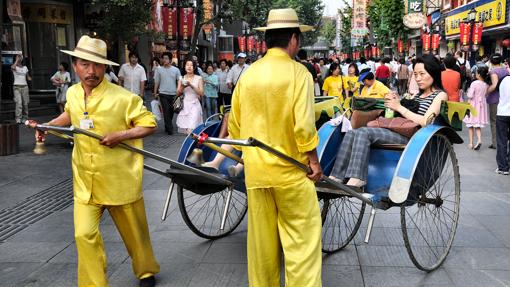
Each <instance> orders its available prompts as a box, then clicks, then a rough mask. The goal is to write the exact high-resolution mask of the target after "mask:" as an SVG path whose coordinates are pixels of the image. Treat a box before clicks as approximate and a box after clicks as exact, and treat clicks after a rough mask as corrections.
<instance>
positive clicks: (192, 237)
mask: <svg viewBox="0 0 510 287" xmlns="http://www.w3.org/2000/svg"><path fill="white" fill-rule="evenodd" d="M150 236H151V240H152V241H153V242H167V243H169V242H182V243H203V242H209V241H208V240H207V239H205V238H202V237H199V236H198V235H196V234H195V233H193V232H192V231H191V230H189V228H187V227H184V226H183V227H182V228H179V230H155V231H151V233H150Z"/></svg>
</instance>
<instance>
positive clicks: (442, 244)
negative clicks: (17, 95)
mask: <svg viewBox="0 0 510 287" xmlns="http://www.w3.org/2000/svg"><path fill="white" fill-rule="evenodd" d="M328 101H331V102H330V103H329V104H328V103H326V104H322V105H321V106H320V107H321V108H320V109H321V110H320V111H319V112H318V113H317V111H316V115H317V114H324V113H326V114H328V115H330V116H332V113H335V112H342V113H343V115H342V116H345V115H346V114H347V112H348V111H347V110H346V109H345V107H344V106H343V105H342V104H341V103H340V104H339V103H338V101H335V100H328ZM379 105H381V104H379ZM375 108H377V106H375ZM470 112H473V113H475V112H476V111H474V110H472V107H471V106H470V105H469V104H465V103H451V102H444V103H443V105H442V108H441V113H440V115H438V116H437V117H436V118H435V120H434V121H433V122H432V123H431V124H429V125H427V126H425V127H423V128H421V129H419V130H418V131H417V132H416V133H415V134H414V136H413V137H412V138H411V139H410V140H409V142H408V143H407V144H406V145H381V146H373V147H372V148H371V154H370V162H369V172H368V180H367V186H366V188H365V190H364V192H363V193H359V192H358V191H356V190H354V189H352V188H350V187H349V186H347V185H344V184H342V183H340V182H337V181H335V180H332V179H330V178H329V177H328V175H329V174H330V172H331V169H332V167H333V165H334V161H335V159H336V153H337V151H338V148H339V146H340V144H341V141H342V139H343V136H344V133H343V132H342V128H341V125H338V124H335V123H333V122H331V121H330V122H326V123H324V124H322V126H321V127H320V129H319V130H318V133H319V146H318V148H317V152H318V155H319V160H320V164H321V167H322V169H323V172H324V176H323V177H322V179H321V180H320V181H319V182H317V183H316V187H317V192H318V198H319V202H320V207H321V217H322V223H323V228H322V244H323V246H322V250H323V252H325V253H334V252H337V251H339V250H341V249H343V248H345V247H346V246H348V244H349V243H350V242H351V241H352V240H353V239H354V237H355V236H356V233H357V232H358V230H359V229H360V227H361V223H362V220H363V217H364V215H365V212H366V207H367V205H368V206H369V207H370V212H369V219H368V225H367V231H366V235H365V240H364V241H365V243H368V242H369V239H370V234H371V231H372V228H373V226H374V220H375V215H376V211H377V210H388V209H390V208H399V209H400V224H401V229H402V236H403V240H404V244H405V248H406V250H407V253H408V255H409V257H410V259H411V261H412V262H413V264H414V265H415V266H416V267H417V268H418V269H421V270H423V271H427V272H430V271H433V270H435V269H437V268H438V267H439V266H440V265H441V264H442V263H443V261H444V260H445V259H446V256H447V255H448V253H449V251H450V249H451V246H452V244H453V240H454V237H455V232H456V229H457V225H458V220H459V207H460V175H459V168H458V163H457V158H456V155H455V152H454V149H453V144H460V143H462V142H463V140H462V139H461V138H460V136H459V135H458V134H457V133H456V131H459V130H461V128H462V122H461V119H463V118H464V116H466V115H468V114H469V113H470ZM217 117H218V115H213V116H211V117H210V118H209V119H207V120H206V121H205V123H204V124H202V125H201V126H199V127H197V128H196V129H195V130H194V131H193V133H192V134H190V135H189V136H188V137H187V138H186V139H185V140H184V142H183V143H182V146H181V148H180V151H179V155H178V159H177V161H174V160H171V159H167V158H164V157H161V156H159V155H156V154H153V153H150V152H147V151H145V150H140V149H136V148H133V147H130V146H127V145H124V144H121V147H123V148H127V149H129V150H132V151H134V152H138V153H141V154H143V155H145V156H146V157H150V158H153V159H156V160H159V161H161V162H164V163H166V164H169V165H170V167H169V168H168V169H167V170H159V169H157V168H154V167H151V166H148V165H145V168H146V169H148V170H150V171H152V172H155V173H158V174H160V175H162V176H165V177H168V178H170V180H171V182H170V188H169V191H168V194H167V197H166V200H165V206H164V208H163V214H162V220H165V218H166V217H167V211H168V207H169V203H170V200H171V198H172V194H173V192H174V190H175V191H176V193H177V200H178V206H179V209H180V213H181V215H182V217H183V219H184V222H185V223H186V225H187V226H188V227H189V228H190V230H191V231H193V232H194V233H195V234H197V235H198V236H200V237H203V238H206V239H217V238H221V237H224V236H227V235H228V234H230V233H231V232H232V231H234V230H235V229H236V227H237V226H238V225H239V224H240V223H241V221H242V220H243V218H244V216H245V214H246V211H247V208H248V205H247V196H246V187H245V185H244V178H243V174H241V175H240V176H237V177H232V176H230V175H229V173H228V171H227V167H228V166H230V165H233V164H236V163H237V162H242V158H241V156H240V154H239V153H237V154H235V152H234V153H232V152H228V151H225V150H224V149H222V148H221V147H220V146H219V145H221V144H228V145H236V146H244V147H252V148H261V149H263V150H265V151H267V152H269V153H271V154H273V155H274V156H277V157H280V158H282V159H283V160H286V161H288V162H289V163H292V164H294V165H296V166H297V167H298V168H300V169H302V170H304V171H307V172H308V171H309V169H308V166H306V165H303V164H302V163H300V162H298V161H296V160H294V159H293V158H290V157H289V156H287V155H285V154H284V153H282V152H280V151H278V150H277V149H275V148H273V147H271V146H270V145H269V144H266V143H263V142H261V141H259V140H257V139H255V138H249V139H242V140H239V139H228V138H218V137H217V136H218V134H219V132H220V129H221V123H222V121H221V118H217ZM37 127H38V128H40V129H43V130H52V131H56V132H74V133H82V134H86V135H88V136H92V137H95V138H101V136H99V135H95V134H93V133H91V132H90V131H83V130H80V129H77V128H73V127H71V128H56V127H48V126H44V125H38V126H37ZM198 150H199V151H200V154H201V157H203V160H205V161H210V160H212V159H213V158H214V156H215V155H216V153H218V152H220V153H223V154H224V155H225V156H226V159H225V160H224V161H223V162H222V163H221V165H220V167H219V169H218V170H216V169H213V168H209V167H202V166H200V165H197V164H196V162H195V161H194V160H191V157H192V156H194V153H197V151H198Z"/></svg>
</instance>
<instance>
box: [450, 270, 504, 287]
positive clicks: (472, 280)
mask: <svg viewBox="0 0 510 287" xmlns="http://www.w3.org/2000/svg"><path fill="white" fill-rule="evenodd" d="M446 272H447V273H448V275H449V277H450V278H451V280H452V282H453V284H454V285H455V286H462V287H480V286H484V287H508V286H510V272H508V271H501V270H465V269H449V268H448V269H446Z"/></svg>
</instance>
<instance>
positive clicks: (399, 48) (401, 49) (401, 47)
mask: <svg viewBox="0 0 510 287" xmlns="http://www.w3.org/2000/svg"><path fill="white" fill-rule="evenodd" d="M397 51H398V52H399V53H400V54H404V42H403V41H402V39H398V41H397Z"/></svg>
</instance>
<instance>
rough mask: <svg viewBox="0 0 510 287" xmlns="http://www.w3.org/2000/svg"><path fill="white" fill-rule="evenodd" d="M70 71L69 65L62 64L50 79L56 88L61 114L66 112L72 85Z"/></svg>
mask: <svg viewBox="0 0 510 287" xmlns="http://www.w3.org/2000/svg"><path fill="white" fill-rule="evenodd" d="M68 70H69V64H67V63H66V62H62V63H60V65H59V66H58V71H57V72H56V73H55V74H54V75H53V76H52V77H51V78H50V81H51V83H52V84H53V86H55V88H56V91H55V96H56V98H57V104H58V108H59V110H60V112H61V113H63V112H64V105H65V104H66V94H67V88H68V87H69V84H70V83H71V74H69V72H68Z"/></svg>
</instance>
